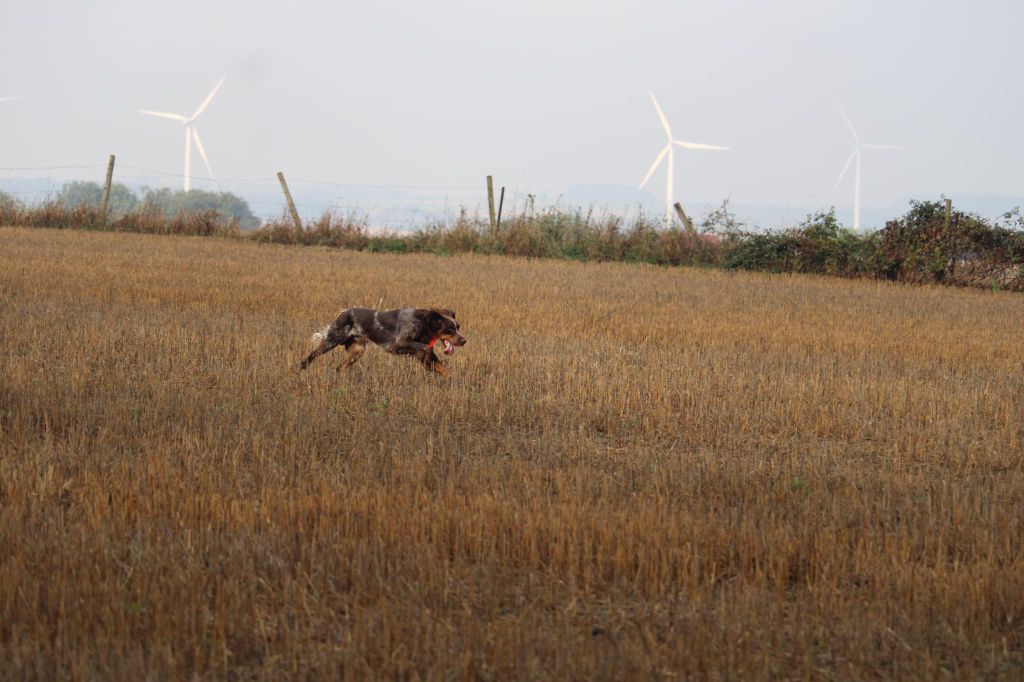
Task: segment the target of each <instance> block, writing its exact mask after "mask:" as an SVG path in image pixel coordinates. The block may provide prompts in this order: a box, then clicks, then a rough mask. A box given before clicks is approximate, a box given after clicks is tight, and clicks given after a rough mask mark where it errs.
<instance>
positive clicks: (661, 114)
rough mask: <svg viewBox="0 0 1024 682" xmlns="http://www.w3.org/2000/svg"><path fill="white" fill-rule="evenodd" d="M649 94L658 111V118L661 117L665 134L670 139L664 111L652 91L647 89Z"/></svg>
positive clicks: (670, 134)
mask: <svg viewBox="0 0 1024 682" xmlns="http://www.w3.org/2000/svg"><path fill="white" fill-rule="evenodd" d="M647 92H648V93H650V95H651V101H652V102H654V108H655V110H656V111H657V112H658V118H660V119H661V125H662V127H664V128H665V134H666V135H668V139H669V141H671V140H672V129H671V128H669V127H668V119H667V118H665V112H663V111H662V110H661V107H660V106H658V99H657V98H656V97H655V96H654V93H653V92H651V91H650V90H648V91H647Z"/></svg>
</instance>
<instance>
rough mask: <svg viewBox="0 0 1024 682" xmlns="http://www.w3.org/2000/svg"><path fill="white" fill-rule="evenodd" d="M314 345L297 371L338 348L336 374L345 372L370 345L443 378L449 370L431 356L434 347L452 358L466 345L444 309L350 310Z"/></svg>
mask: <svg viewBox="0 0 1024 682" xmlns="http://www.w3.org/2000/svg"><path fill="white" fill-rule="evenodd" d="M313 341H314V342H315V343H319V345H318V346H317V347H316V348H315V349H314V350H313V352H312V353H310V354H309V355H308V356H307V357H306V359H305V360H303V361H302V362H301V363H299V369H300V370H301V369H306V368H307V367H309V364H310V363H311V362H313V361H314V360H316V359H317V358H318V357H320V356H321V355H323V354H324V353H326V352H328V351H330V350H332V349H333V348H335V347H337V346H344V347H345V357H344V358H343V359H342V361H341V364H340V365H338V371H339V372H340V371H341V370H343V369H348V368H349V367H351V366H352V365H354V364H355V363H356V361H357V360H359V358H360V357H361V356H362V354H363V352H364V351H365V350H366V346H367V344H368V343H369V342H370V341H373V342H374V343H375V344H377V345H378V346H380V347H381V348H383V349H384V350H386V351H387V352H389V353H394V354H395V355H412V356H413V357H415V358H416V359H418V360H419V361H420V362H421V363H423V366H424V367H426V368H427V370H430V371H434V372H437V373H438V374H440V375H441V376H443V377H447V376H448V370H447V369H446V368H445V366H444V365H443V364H442V363H441V360H440V359H439V358H438V357H437V355H435V354H434V346H435V345H436V344H437V343H440V344H441V348H442V349H443V350H444V353H445V355H451V354H452V353H454V352H455V348H456V347H458V346H464V345H466V337H465V336H463V335H462V332H460V331H459V323H458V322H456V321H455V311H453V310H449V309H447V308H430V309H423V308H399V309H397V310H374V309H373V308H349V309H348V310H345V311H343V312H342V313H341V315H339V316H338V319H336V320H335V321H334V322H333V323H332V324H331V325H330V326H329V327H327V328H325V329H324V330H323V331H321V332H317V333H316V334H314V335H313Z"/></svg>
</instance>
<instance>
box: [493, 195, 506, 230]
mask: <svg viewBox="0 0 1024 682" xmlns="http://www.w3.org/2000/svg"><path fill="white" fill-rule="evenodd" d="M504 205H505V188H504V187H502V188H501V197H500V198H499V199H498V220H497V222H495V228H494V229H499V228H500V227H501V209H502V207H503V206H504Z"/></svg>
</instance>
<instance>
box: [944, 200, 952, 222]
mask: <svg viewBox="0 0 1024 682" xmlns="http://www.w3.org/2000/svg"><path fill="white" fill-rule="evenodd" d="M952 219H953V200H952V199H946V227H949V223H950V221H951V220H952Z"/></svg>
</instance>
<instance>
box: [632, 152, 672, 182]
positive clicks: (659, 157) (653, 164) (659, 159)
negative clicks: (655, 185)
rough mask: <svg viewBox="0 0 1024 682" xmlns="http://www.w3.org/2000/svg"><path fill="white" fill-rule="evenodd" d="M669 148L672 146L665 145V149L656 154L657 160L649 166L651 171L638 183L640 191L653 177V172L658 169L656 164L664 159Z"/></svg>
mask: <svg viewBox="0 0 1024 682" xmlns="http://www.w3.org/2000/svg"><path fill="white" fill-rule="evenodd" d="M671 148H672V145H668V144H667V145H665V148H664V149H662V150H661V153H660V154H658V158H656V159H655V160H654V163H652V164H651V169H650V170H649V171H647V175H645V176H644V179H643V180H642V181H641V182H640V189H643V188H644V185H646V184H647V181H648V180H650V179H651V176H652V175H654V170H655V169H656V168H657V167H658V164H659V163H661V160H662V159H664V158H665V155H666V154H668V150H669V149H671Z"/></svg>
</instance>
